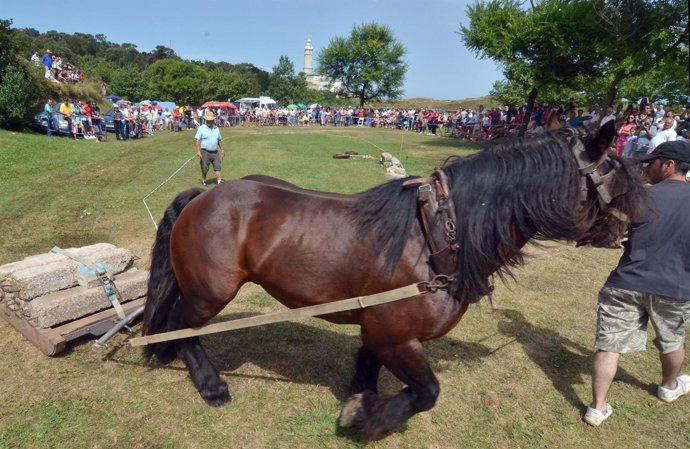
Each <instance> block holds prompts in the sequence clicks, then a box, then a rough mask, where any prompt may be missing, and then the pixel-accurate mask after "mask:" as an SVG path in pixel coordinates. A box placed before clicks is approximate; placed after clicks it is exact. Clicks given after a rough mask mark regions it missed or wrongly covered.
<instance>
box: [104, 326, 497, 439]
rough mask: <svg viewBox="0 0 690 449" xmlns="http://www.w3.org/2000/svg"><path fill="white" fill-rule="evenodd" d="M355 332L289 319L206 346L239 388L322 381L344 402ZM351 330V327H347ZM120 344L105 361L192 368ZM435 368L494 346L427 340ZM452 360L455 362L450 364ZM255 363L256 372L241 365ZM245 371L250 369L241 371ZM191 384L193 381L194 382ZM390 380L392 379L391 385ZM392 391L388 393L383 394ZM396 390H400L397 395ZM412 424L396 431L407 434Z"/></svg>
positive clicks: (385, 387) (386, 388)
mask: <svg viewBox="0 0 690 449" xmlns="http://www.w3.org/2000/svg"><path fill="white" fill-rule="evenodd" d="M253 315H256V314H254V313H235V314H229V315H224V316H223V318H224V320H223V321H227V320H231V319H238V318H245V317H248V316H253ZM348 327H349V328H350V329H349V331H350V332H349V334H348V333H345V332H339V331H338V329H337V328H336V329H335V330H331V329H325V328H323V327H319V326H314V325H307V324H303V323H296V322H283V323H276V324H271V325H265V326H258V327H254V328H248V329H239V330H235V331H231V332H225V333H219V334H213V335H208V336H204V337H202V338H201V341H202V345H203V346H204V348H205V349H206V351H207V353H208V355H209V357H210V359H211V361H212V362H213V364H214V365H215V366H216V368H217V369H218V371H219V372H220V374H221V376H222V377H223V378H225V379H226V380H227V381H228V386H229V388H230V391H231V392H232V391H233V380H234V379H239V378H247V379H251V380H257V379H258V380H261V381H263V382H266V381H268V382H289V383H293V384H298V385H319V386H324V387H327V388H328V389H330V390H331V392H332V393H333V395H334V397H336V398H340V400H341V401H344V400H345V399H346V397H347V387H348V385H349V383H350V379H351V377H352V375H353V374H354V365H355V360H354V356H355V353H356V351H357V349H358V348H359V347H360V346H361V340H360V337H359V335H352V332H351V330H352V329H356V327H354V326H348ZM345 330H346V331H347V329H345ZM125 345H126V343H124V342H123V345H121V346H120V347H114V348H112V349H111V350H110V351H109V352H108V354H107V355H106V356H105V357H104V359H108V360H111V361H113V362H115V363H119V364H125V365H131V366H138V367H143V368H145V367H151V369H152V370H154V371H155V370H156V369H164V370H175V371H179V370H182V371H187V370H186V368H184V367H183V366H182V365H181V363H180V362H175V363H174V364H171V365H158V364H156V363H152V364H149V363H147V362H146V361H145V360H144V358H143V357H142V358H139V359H138V360H133V359H131V358H130V359H129V360H127V358H128V355H127V354H123V355H122V357H121V356H120V355H118V352H119V350H120V349H124V348H125ZM424 347H425V350H426V353H427V354H428V358H429V362H430V364H431V367H432V370H434V371H435V372H437V373H438V372H441V371H443V370H445V369H448V368H449V366H457V364H458V363H460V364H462V365H463V367H464V369H470V367H471V366H472V365H474V364H477V363H480V362H481V360H482V359H483V358H484V357H487V356H490V355H491V348H489V347H487V346H484V345H482V344H478V343H467V342H462V341H459V340H455V339H453V338H449V337H442V338H440V339H437V340H433V341H429V342H426V343H424ZM448 362H451V363H448ZM245 364H251V365H252V368H251V369H250V370H251V373H247V372H246V371H247V369H245V370H242V369H240V368H241V367H242V366H243V365H245ZM237 371H245V372H237ZM190 382H191V381H190ZM393 382H395V384H393V383H391V377H390V376H381V378H380V379H379V385H380V391H382V394H384V395H387V394H391V393H392V392H394V391H396V390H398V389H400V388H401V386H402V385H401V384H400V383H397V382H398V381H393ZM387 383H390V385H389V384H387ZM383 392H386V393H383ZM393 394H394V393H393ZM335 428H336V435H337V436H339V437H341V438H345V439H348V440H350V441H352V442H355V443H358V444H359V443H363V442H362V440H361V435H360V434H359V433H358V432H355V431H353V430H351V429H345V428H341V427H340V426H339V425H338V424H337V422H336V423H335ZM406 429H407V425H404V426H403V427H402V428H401V429H398V430H396V431H395V433H398V432H404V431H405V430H406Z"/></svg>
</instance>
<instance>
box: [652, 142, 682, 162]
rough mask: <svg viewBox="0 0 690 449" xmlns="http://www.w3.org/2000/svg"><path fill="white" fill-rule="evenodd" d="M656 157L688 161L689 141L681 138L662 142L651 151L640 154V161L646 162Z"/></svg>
mask: <svg viewBox="0 0 690 449" xmlns="http://www.w3.org/2000/svg"><path fill="white" fill-rule="evenodd" d="M657 157H663V158H666V159H673V160H674V161H677V162H688V163H690V142H686V141H683V140H672V141H670V142H664V143H662V144H661V145H659V146H658V147H656V148H654V151H652V152H651V153H649V154H647V155H644V156H642V157H641V158H640V162H647V161H650V160H652V159H654V158H657Z"/></svg>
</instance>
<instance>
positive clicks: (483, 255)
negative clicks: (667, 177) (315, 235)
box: [350, 130, 632, 301]
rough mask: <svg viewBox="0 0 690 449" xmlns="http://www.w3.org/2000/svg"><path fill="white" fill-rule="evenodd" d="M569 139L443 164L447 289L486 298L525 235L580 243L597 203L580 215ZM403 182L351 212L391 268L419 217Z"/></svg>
mask: <svg viewBox="0 0 690 449" xmlns="http://www.w3.org/2000/svg"><path fill="white" fill-rule="evenodd" d="M568 137H570V138H568ZM574 144H575V139H574V138H573V136H572V134H566V132H565V131H564V130H556V131H549V132H546V133H544V134H542V135H540V136H538V137H534V138H529V139H522V138H516V139H509V140H503V141H498V142H496V143H494V144H493V145H492V146H490V147H489V148H487V149H485V150H484V151H482V152H479V153H476V154H473V155H471V156H467V157H463V158H460V157H453V158H450V159H449V160H447V161H446V163H445V164H444V165H443V169H444V170H445V172H446V174H447V175H448V178H449V184H450V189H451V192H450V196H451V198H452V201H453V203H454V205H455V213H456V217H457V224H456V227H457V235H458V241H459V243H460V250H459V251H460V254H459V261H458V264H457V268H456V272H455V273H454V275H455V278H456V280H455V282H454V284H453V285H451V289H450V293H451V294H453V295H455V296H458V297H461V298H464V299H466V300H469V301H474V300H476V299H478V298H479V297H481V296H484V295H486V294H487V293H489V286H488V278H489V277H490V276H491V275H492V274H493V273H497V274H498V275H499V276H503V275H505V274H508V275H509V274H510V268H511V267H513V266H515V265H518V264H520V263H522V262H523V258H524V253H523V252H522V250H521V247H522V246H523V245H524V244H525V243H526V242H527V241H528V240H530V239H534V238H536V239H549V240H577V239H578V238H580V237H581V235H582V232H583V230H585V229H588V228H590V227H591V226H592V224H593V223H594V221H595V220H596V219H598V217H599V214H598V204H597V202H596V201H595V200H593V201H589V202H588V204H589V206H588V210H586V211H585V212H584V216H585V218H584V220H583V218H582V215H579V214H578V212H577V202H578V201H579V193H580V186H581V184H580V183H581V180H580V175H579V173H578V170H577V165H576V163H575V159H574V157H573V155H572V149H571V145H574ZM630 175H632V172H631V173H630ZM402 182H403V181H402V180H397V181H391V182H388V183H386V184H383V185H381V186H378V187H374V188H372V189H370V190H368V191H366V192H364V193H362V194H361V195H360V197H359V198H358V200H357V201H356V202H355V204H354V205H353V206H352V207H351V210H350V212H351V215H352V217H353V218H354V219H355V221H356V222H357V224H358V225H359V227H360V230H361V231H362V232H363V233H371V235H372V236H373V240H374V244H375V245H376V248H377V250H379V251H382V252H383V254H385V258H386V265H387V266H388V267H389V268H390V269H391V270H393V269H394V268H395V265H396V264H397V261H398V260H399V258H400V256H401V254H402V251H403V248H404V246H405V243H406V241H407V239H408V238H409V236H410V232H411V227H412V224H413V222H414V219H415V218H418V208H417V201H416V188H415V187H414V186H410V187H404V186H402ZM592 195H593V194H592ZM444 274H449V273H444Z"/></svg>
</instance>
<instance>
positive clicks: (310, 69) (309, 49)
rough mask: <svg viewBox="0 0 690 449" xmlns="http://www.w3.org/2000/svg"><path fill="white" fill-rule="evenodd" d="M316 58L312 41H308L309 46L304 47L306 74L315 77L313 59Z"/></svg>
mask: <svg viewBox="0 0 690 449" xmlns="http://www.w3.org/2000/svg"><path fill="white" fill-rule="evenodd" d="M313 57H314V47H313V46H312V45H311V39H308V40H307V45H305V46H304V74H305V75H313V74H314V66H313V65H312V59H313Z"/></svg>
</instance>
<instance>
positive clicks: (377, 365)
mask: <svg viewBox="0 0 690 449" xmlns="http://www.w3.org/2000/svg"><path fill="white" fill-rule="evenodd" d="M379 371H381V361H380V360H379V358H378V357H377V356H376V354H374V353H373V352H371V351H370V350H369V349H367V347H366V346H362V347H361V348H359V351H357V356H356V358H355V375H354V376H353V377H352V380H351V381H350V390H349V392H348V396H352V395H355V394H357V393H363V392H365V391H371V392H372V393H378V391H379V390H378V381H379Z"/></svg>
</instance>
